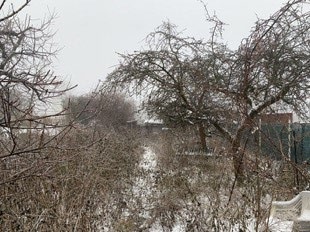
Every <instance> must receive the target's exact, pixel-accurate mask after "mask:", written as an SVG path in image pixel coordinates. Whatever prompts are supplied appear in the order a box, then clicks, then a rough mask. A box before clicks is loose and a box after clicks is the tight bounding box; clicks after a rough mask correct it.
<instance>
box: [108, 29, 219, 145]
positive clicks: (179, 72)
mask: <svg viewBox="0 0 310 232" xmlns="http://www.w3.org/2000/svg"><path fill="white" fill-rule="evenodd" d="M146 42H147V45H148V49H147V50H144V51H141V52H136V53H134V54H127V55H122V63H121V64H120V66H119V68H117V69H116V70H115V71H114V72H113V73H111V74H110V75H109V77H108V82H110V84H112V85H113V86H121V87H124V88H126V89H127V90H129V91H132V92H134V93H136V94H142V95H144V97H145V98H144V102H143V107H144V108H145V109H146V110H147V112H148V113H149V114H151V115H156V116H157V117H159V118H161V119H163V120H164V121H165V123H167V124H174V125H180V124H184V123H185V124H187V125H196V126H197V127H198V129H199V134H200V140H201V145H202V148H203V149H204V150H205V148H206V143H205V139H206V134H205V131H206V129H205V126H207V125H208V122H209V120H208V119H209V117H210V116H211V115H212V114H213V113H214V112H217V114H219V113H220V112H221V111H222V110H221V109H222V106H221V104H220V103H218V104H214V96H213V95H212V93H211V92H210V90H209V88H210V84H211V82H212V80H213V79H214V78H216V77H215V75H216V74H215V73H214V72H213V71H214V70H215V69H216V68H219V66H217V64H215V62H214V57H215V56H214V54H213V53H212V52H211V47H210V46H208V44H206V43H204V42H203V41H200V40H196V39H194V38H190V37H183V36H182V34H181V33H179V32H178V31H177V30H176V27H175V26H174V25H172V24H171V23H164V24H163V25H162V26H160V27H159V28H157V30H156V31H155V32H153V33H151V34H150V35H149V36H148V37H147V38H146ZM216 66H217V67H216ZM128 83H130V84H128Z"/></svg>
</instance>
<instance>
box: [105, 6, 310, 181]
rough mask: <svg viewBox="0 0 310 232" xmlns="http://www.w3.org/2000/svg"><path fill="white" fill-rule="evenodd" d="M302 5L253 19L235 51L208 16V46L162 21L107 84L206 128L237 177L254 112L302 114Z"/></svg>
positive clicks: (305, 78) (305, 45)
mask: <svg viewBox="0 0 310 232" xmlns="http://www.w3.org/2000/svg"><path fill="white" fill-rule="evenodd" d="M305 4H307V1H302V0H295V1H291V2H288V3H287V4H286V5H285V6H284V7H283V8H281V9H280V10H279V11H277V12H276V13H275V14H273V15H272V16H271V17H270V18H269V19H267V20H258V22H257V23H256V25H255V27H254V28H253V31H252V33H251V34H250V36H249V37H248V38H247V39H245V40H244V41H243V42H242V43H241V45H240V47H239V49H238V50H236V51H230V50H229V49H228V48H227V47H226V46H225V45H223V44H221V43H219V42H217V41H218V40H217V38H218V36H219V35H220V33H219V32H220V31H221V28H220V26H221V25H222V24H221V22H220V21H219V20H218V19H217V18H216V17H210V16H209V15H208V18H209V20H210V21H212V22H214V23H215V26H214V28H213V30H212V33H211V39H210V40H209V41H208V42H207V43H204V42H202V41H199V40H195V39H194V38H184V37H182V35H181V34H180V33H178V32H177V31H175V27H173V26H172V25H171V24H170V23H165V24H164V25H163V26H162V27H160V28H159V29H158V30H157V31H155V33H151V34H150V36H149V37H148V38H147V40H146V41H147V45H148V49H146V50H143V51H140V52H135V53H133V54H126V55H122V56H121V57H122V61H121V64H120V65H119V66H118V67H117V68H116V69H115V71H114V72H112V73H111V74H110V75H109V77H108V82H109V83H110V84H112V85H114V86H120V87H127V89H129V90H133V91H134V92H135V93H141V92H143V91H144V92H146V93H147V95H148V98H146V100H145V102H144V107H145V108H146V109H147V110H148V111H149V112H150V113H152V114H154V115H157V116H159V117H161V118H165V119H167V118H168V119H170V120H172V121H173V120H175V121H186V122H188V123H192V124H198V125H204V124H207V125H212V126H213V127H214V128H215V129H217V130H218V131H219V133H220V134H221V135H222V136H223V137H224V138H226V139H227V140H228V141H229V144H230V150H231V155H232V156H233V158H234V164H235V173H236V177H238V178H239V177H240V179H242V176H244V165H243V154H244V150H245V148H246V142H244V141H245V140H246V138H245V136H246V132H247V130H250V129H251V128H253V127H254V126H255V119H256V118H257V117H258V116H259V115H260V114H263V113H268V112H273V111H279V110H280V109H290V110H293V111H295V112H296V113H297V114H298V115H300V116H303V117H305V116H307V111H308V110H309V102H307V99H308V98H309V76H310V75H309V60H310V59H309V25H310V24H309V12H307V11H306V12H304V11H303V8H302V7H303V6H304V5H305ZM129 84H130V85H129ZM201 131H204V129H203V128H202V130H201ZM202 138H203V135H202ZM202 140H203V139H202Z"/></svg>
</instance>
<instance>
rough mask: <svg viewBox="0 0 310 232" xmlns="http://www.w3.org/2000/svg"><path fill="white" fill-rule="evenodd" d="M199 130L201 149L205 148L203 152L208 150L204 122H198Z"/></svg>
mask: <svg viewBox="0 0 310 232" xmlns="http://www.w3.org/2000/svg"><path fill="white" fill-rule="evenodd" d="M198 131H199V138H200V144H201V149H202V150H203V152H207V142H206V138H207V136H206V131H205V127H204V125H203V124H202V123H200V124H198Z"/></svg>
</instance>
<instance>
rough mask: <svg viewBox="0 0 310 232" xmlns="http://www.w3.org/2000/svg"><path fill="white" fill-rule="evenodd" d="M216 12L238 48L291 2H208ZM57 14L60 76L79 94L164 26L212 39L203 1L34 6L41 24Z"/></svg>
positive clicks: (46, 2) (70, 0) (35, 1)
mask: <svg viewBox="0 0 310 232" xmlns="http://www.w3.org/2000/svg"><path fill="white" fill-rule="evenodd" d="M205 2H206V3H207V7H208V9H209V11H210V12H216V14H217V15H218V17H219V18H220V19H221V20H222V21H224V22H225V23H227V24H228V25H227V26H226V27H225V34H224V39H225V41H227V43H228V45H229V46H230V48H237V47H238V45H239V43H240V41H241V39H242V38H244V37H246V36H247V35H248V34H249V31H250V29H251V27H252V26H253V25H254V22H255V21H256V19H257V17H259V18H266V17H268V16H270V15H271V14H272V13H273V12H275V11H276V10H278V9H279V8H280V7H281V6H282V5H283V4H284V3H285V2H286V1H285V0H208V1H205ZM48 12H55V13H56V14H57V18H56V20H55V22H54V25H53V27H54V30H55V31H57V33H56V35H55V42H57V44H58V46H59V47H61V48H62V50H61V51H60V52H59V54H58V60H56V61H55V67H54V69H55V72H56V74H58V75H59V76H62V77H63V78H64V79H65V80H66V81H70V82H71V84H78V87H77V88H76V89H75V91H74V93H75V94H82V93H87V92H89V91H91V90H92V89H93V88H94V87H95V86H96V85H97V83H98V81H99V80H103V79H104V78H105V77H106V76H107V74H108V73H110V72H111V71H112V70H113V66H115V65H117V63H118V60H119V57H118V55H117V53H124V52H133V51H134V50H139V49H140V48H141V47H142V46H143V44H144V43H143V39H144V38H145V37H146V36H147V34H149V33H150V32H152V31H153V30H154V29H155V28H156V27H158V26H159V25H160V24H161V23H162V22H163V21H167V20H169V21H170V22H171V23H173V24H176V25H177V26H178V27H179V29H180V30H183V29H186V30H185V34H186V35H189V36H194V37H196V38H199V39H201V38H208V35H209V27H208V26H209V25H208V24H207V23H206V21H205V12H204V9H203V6H202V4H201V3H200V2H199V1H198V0H32V2H31V5H30V6H29V7H28V8H27V13H28V14H30V15H31V17H32V18H34V19H40V18H42V17H44V15H47V14H48Z"/></svg>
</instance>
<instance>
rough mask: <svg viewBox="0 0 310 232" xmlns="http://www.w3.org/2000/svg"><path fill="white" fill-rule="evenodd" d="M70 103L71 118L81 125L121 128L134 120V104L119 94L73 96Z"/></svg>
mask: <svg viewBox="0 0 310 232" xmlns="http://www.w3.org/2000/svg"><path fill="white" fill-rule="evenodd" d="M68 102H69V115H68V116H69V117H70V118H71V120H77V121H78V122H80V123H81V124H84V125H89V124H90V123H95V124H99V125H102V126H106V127H114V128H120V127H122V126H126V124H127V122H128V121H131V120H133V119H134V104H133V102H131V101H129V100H127V99H126V98H125V96H123V95H122V94H119V93H97V94H94V93H93V94H87V95H82V96H76V97H75V96H73V97H70V99H69V100H68Z"/></svg>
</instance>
